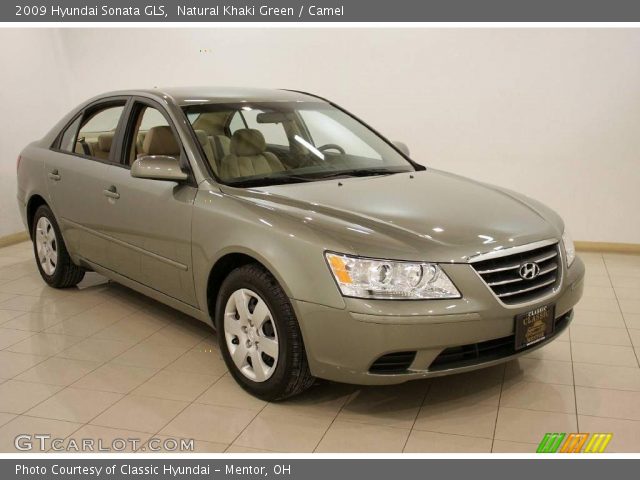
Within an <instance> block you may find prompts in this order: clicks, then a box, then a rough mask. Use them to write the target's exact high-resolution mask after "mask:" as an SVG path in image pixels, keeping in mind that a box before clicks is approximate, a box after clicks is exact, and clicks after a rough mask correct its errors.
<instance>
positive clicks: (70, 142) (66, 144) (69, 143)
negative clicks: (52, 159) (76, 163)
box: [60, 117, 82, 152]
mask: <svg viewBox="0 0 640 480" xmlns="http://www.w3.org/2000/svg"><path fill="white" fill-rule="evenodd" d="M80 120H82V117H78V118H76V119H75V120H74V121H73V123H72V124H71V125H69V126H68V127H67V129H66V130H65V131H64V133H63V134H62V138H61V139H60V150H63V151H65V152H73V146H74V145H75V143H76V133H78V126H79V125H80Z"/></svg>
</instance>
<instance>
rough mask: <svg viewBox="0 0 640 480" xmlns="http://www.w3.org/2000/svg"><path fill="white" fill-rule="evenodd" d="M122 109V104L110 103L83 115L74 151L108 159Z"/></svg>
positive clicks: (100, 158)
mask: <svg viewBox="0 0 640 480" xmlns="http://www.w3.org/2000/svg"><path fill="white" fill-rule="evenodd" d="M123 110H124V104H122V105H110V106H109V107H106V108H103V109H99V110H97V111H94V112H91V113H90V114H88V115H85V118H84V121H83V123H82V126H81V127H80V132H79V133H78V139H77V141H76V145H75V151H76V153H81V154H84V155H88V156H90V157H94V158H97V159H99V160H108V159H109V156H110V154H111V147H112V146H113V139H114V137H115V133H116V128H117V126H118V122H119V121H120V117H121V116H122V111H123Z"/></svg>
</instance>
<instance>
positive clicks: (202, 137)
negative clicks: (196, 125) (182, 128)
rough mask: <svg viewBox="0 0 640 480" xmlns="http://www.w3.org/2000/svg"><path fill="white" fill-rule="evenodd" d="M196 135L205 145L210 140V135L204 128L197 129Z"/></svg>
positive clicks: (201, 143)
mask: <svg viewBox="0 0 640 480" xmlns="http://www.w3.org/2000/svg"><path fill="white" fill-rule="evenodd" d="M195 132H196V137H198V142H200V145H202V146H203V147H204V146H205V145H206V144H207V143H208V142H209V137H208V136H207V132H205V131H204V130H196V131H195Z"/></svg>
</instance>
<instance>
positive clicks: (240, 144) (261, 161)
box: [220, 128, 285, 179]
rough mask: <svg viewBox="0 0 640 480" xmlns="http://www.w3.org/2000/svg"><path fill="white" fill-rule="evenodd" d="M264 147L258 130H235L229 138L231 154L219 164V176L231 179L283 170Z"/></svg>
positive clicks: (262, 137) (263, 141)
mask: <svg viewBox="0 0 640 480" xmlns="http://www.w3.org/2000/svg"><path fill="white" fill-rule="evenodd" d="M266 147H267V144H266V142H265V140H264V136H263V135H262V133H261V132H260V131H259V130H253V129H248V128H247V129H240V130H236V132H235V133H234V134H233V137H231V145H230V150H231V152H230V153H229V155H226V156H225V157H224V158H223V159H222V163H221V164H220V176H221V177H222V178H225V179H232V178H237V177H248V176H252V175H261V174H264V175H268V174H269V173H273V172H279V171H282V170H285V167H284V165H283V164H282V162H280V160H278V157H276V156H275V155H274V154H273V153H271V152H267V151H266Z"/></svg>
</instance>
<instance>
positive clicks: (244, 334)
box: [215, 264, 315, 401]
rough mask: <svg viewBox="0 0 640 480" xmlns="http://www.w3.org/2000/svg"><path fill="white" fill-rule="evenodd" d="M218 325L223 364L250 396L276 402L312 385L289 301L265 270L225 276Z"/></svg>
mask: <svg viewBox="0 0 640 480" xmlns="http://www.w3.org/2000/svg"><path fill="white" fill-rule="evenodd" d="M240 304H244V305H246V306H247V312H248V313H244V314H243V315H245V316H247V318H248V319H249V320H248V322H245V320H246V319H243V318H242V316H241V314H240V311H241V310H242V308H241V307H239V305H240ZM252 305H253V307H252ZM252 308H253V310H251V309H252ZM265 312H266V313H265ZM251 319H253V321H251ZM265 319H266V320H265ZM215 323H216V329H217V332H218V342H219V344H220V350H221V351H222V356H223V358H224V361H225V363H226V364H227V367H228V369H229V371H230V372H231V374H232V375H233V377H234V378H235V380H236V382H238V384H240V386H241V387H242V388H244V389H245V390H246V391H247V392H249V393H251V394H252V395H254V396H256V397H258V398H260V399H262V400H267V401H276V400H283V399H285V398H288V397H292V396H294V395H298V394H300V393H302V392H303V391H305V390H306V389H308V388H309V387H310V386H311V385H313V383H314V380H315V379H314V377H313V376H312V375H311V372H310V370H309V364H308V362H307V356H306V352H305V348H304V343H303V341H302V334H301V332H300V327H299V325H298V320H297V319H296V315H295V312H294V311H293V307H292V306H291V302H290V301H289V298H288V297H287V295H286V294H285V292H284V291H283V290H282V287H280V285H279V284H278V282H277V281H276V279H275V278H274V277H273V276H272V275H271V274H270V273H269V272H268V271H267V270H265V269H264V268H263V267H262V266H260V265H257V264H248V265H244V266H242V267H239V268H237V269H235V270H233V271H232V272H231V273H230V274H229V275H228V276H227V278H226V279H225V280H224V282H223V283H222V286H221V287H220V290H219V292H218V298H217V301H216V312H215ZM243 325H245V326H244V327H243ZM243 329H248V330H243ZM236 340H237V343H235V341H236ZM274 341H275V345H274ZM247 342H248V343H247ZM248 344H250V345H251V346H247V345H248ZM232 351H233V353H232ZM276 352H277V355H276ZM272 355H275V356H272ZM243 356H244V359H243ZM234 358H235V360H234ZM270 363H271V365H270ZM240 365H243V366H242V367H241V366H240ZM254 366H255V368H254Z"/></svg>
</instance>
